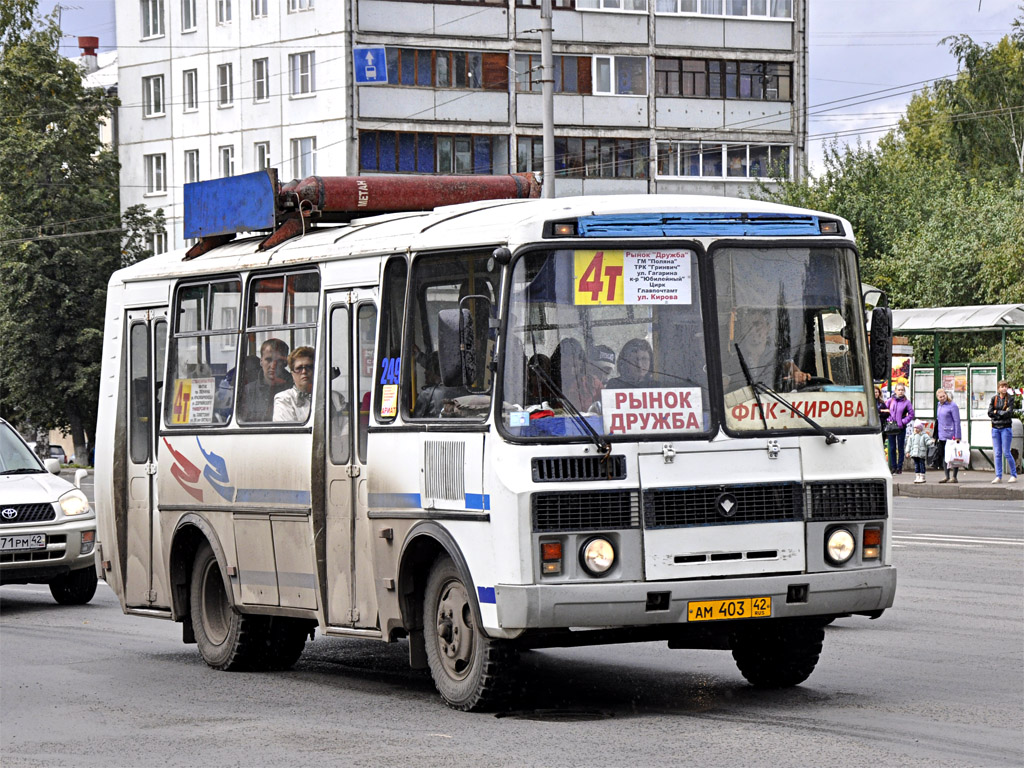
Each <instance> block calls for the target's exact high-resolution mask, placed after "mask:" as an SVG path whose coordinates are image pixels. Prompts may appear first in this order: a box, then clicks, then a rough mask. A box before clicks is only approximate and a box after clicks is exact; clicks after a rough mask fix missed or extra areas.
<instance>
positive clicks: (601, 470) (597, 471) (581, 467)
mask: <svg viewBox="0 0 1024 768" xmlns="http://www.w3.org/2000/svg"><path fill="white" fill-rule="evenodd" d="M625 479H626V457H625V456H609V457H608V460H607V461H605V460H604V459H603V458H602V457H601V456H554V457H552V458H537V459H534V460H533V482H535V483H557V482H574V481H585V480H625Z"/></svg>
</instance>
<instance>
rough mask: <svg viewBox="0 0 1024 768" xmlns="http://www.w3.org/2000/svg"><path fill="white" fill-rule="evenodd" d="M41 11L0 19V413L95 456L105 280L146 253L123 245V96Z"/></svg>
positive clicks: (10, 12)
mask: <svg viewBox="0 0 1024 768" xmlns="http://www.w3.org/2000/svg"><path fill="white" fill-rule="evenodd" d="M34 10H35V3H34V2H31V1H28V0H26V1H21V0H19V2H18V3H15V4H12V5H11V6H8V7H6V9H5V11H4V15H2V16H0V23H2V26H0V40H4V41H5V45H4V48H3V51H2V52H0V121H2V123H0V125H2V130H0V178H2V179H3V184H2V185H0V347H2V349H0V359H2V360H3V361H4V371H3V374H2V384H0V410H2V412H3V413H4V414H5V415H7V416H9V417H15V418H17V419H18V420H19V421H23V422H29V423H31V424H32V425H34V426H35V427H37V428H61V429H64V430H66V431H70V432H71V434H72V438H73V440H74V443H75V450H76V453H79V455H85V454H86V452H87V443H91V441H92V437H93V434H94V430H95V423H96V407H97V399H98V391H99V367H100V352H101V342H102V333H103V315H104V304H105V301H106V285H107V280H108V279H109V277H110V274H111V272H113V270H115V269H118V268H120V267H121V266H123V265H124V264H125V263H126V262H127V261H130V260H132V259H134V258H136V257H138V256H141V255H144V254H143V253H141V252H140V250H141V249H140V248H139V247H138V246H137V245H136V246H135V247H134V248H133V249H131V250H126V249H125V248H123V247H122V234H123V231H122V225H121V217H120V213H119V202H118V192H117V190H118V171H119V166H118V162H117V157H116V155H115V154H114V153H113V152H112V151H111V150H109V149H106V148H104V147H102V146H101V144H100V138H99V125H100V122H101V120H103V119H104V118H105V117H106V116H108V115H109V114H110V112H111V110H112V109H114V108H115V107H116V99H115V98H114V97H111V96H108V95H107V94H106V93H104V91H103V90H102V89H88V88H85V87H84V85H83V82H82V72H81V71H80V69H79V68H78V67H77V66H76V65H75V64H74V63H73V62H71V61H69V60H68V59H66V58H64V57H63V56H61V55H60V54H59V53H58V43H59V40H60V29H59V28H58V27H57V26H56V24H55V23H54V21H53V19H52V18H48V19H38V18H35V17H33V20H34V22H35V23H34V24H32V25H30V24H29V23H27V22H26V18H28V16H27V14H28V13H29V12H30V11H31V12H34ZM146 217H147V214H146V213H145V212H144V211H141V212H136V213H135V214H134V220H135V222H136V225H137V231H139V232H141V231H144V227H145V226H146V225H147V224H148V225H149V226H162V218H163V217H162V213H159V212H158V214H157V215H156V216H155V217H149V218H148V219H147V218H146ZM138 227H142V229H139V228H138ZM135 239H137V238H135ZM128 244H130V242H129V243H128Z"/></svg>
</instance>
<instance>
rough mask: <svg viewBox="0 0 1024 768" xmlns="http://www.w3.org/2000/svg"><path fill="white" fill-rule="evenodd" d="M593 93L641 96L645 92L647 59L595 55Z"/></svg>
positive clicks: (641, 57)
mask: <svg viewBox="0 0 1024 768" xmlns="http://www.w3.org/2000/svg"><path fill="white" fill-rule="evenodd" d="M594 93H614V94H617V95H620V96H625V95H629V96H643V95H644V94H646V93H647V59H645V58H644V57H643V56H595V57H594Z"/></svg>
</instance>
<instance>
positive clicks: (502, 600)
mask: <svg viewBox="0 0 1024 768" xmlns="http://www.w3.org/2000/svg"><path fill="white" fill-rule="evenodd" d="M665 593H667V594H668V596H667V597H666V596H665ZM895 593H896V569H895V568H894V567H892V566H881V567H877V568H867V569H858V570H848V571H831V572H826V573H803V574H791V575H783V576H758V577H757V578H730V579H718V580H715V581H648V582H621V583H616V582H596V581H595V582H589V583H583V584H530V585H509V584H499V585H497V586H496V587H495V597H496V603H497V612H498V625H499V626H500V627H501V629H502V630H506V631H509V630H512V631H514V630H521V629H540V628H565V627H629V626H649V625H652V624H683V623H686V622H687V606H688V604H689V603H690V602H691V601H697V600H701V601H703V600H732V599H739V598H748V597H770V598H771V599H772V606H771V616H772V618H796V617H811V616H836V615H840V614H846V613H862V614H878V613H881V612H882V611H883V610H885V609H886V608H890V607H891V606H892V603H893V597H894V596H895Z"/></svg>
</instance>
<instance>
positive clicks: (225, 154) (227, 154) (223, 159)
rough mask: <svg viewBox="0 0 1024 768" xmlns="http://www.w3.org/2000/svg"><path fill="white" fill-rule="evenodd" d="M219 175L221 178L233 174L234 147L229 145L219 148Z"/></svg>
mask: <svg viewBox="0 0 1024 768" xmlns="http://www.w3.org/2000/svg"><path fill="white" fill-rule="evenodd" d="M220 175H221V178H227V177H228V176H234V175H235V147H234V145H230V146H227V147H221V148H220Z"/></svg>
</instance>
